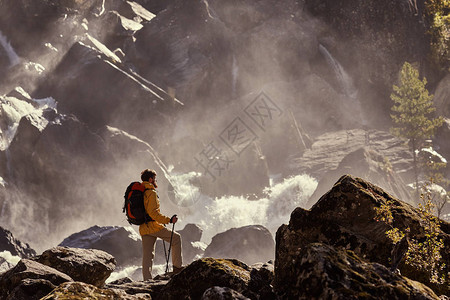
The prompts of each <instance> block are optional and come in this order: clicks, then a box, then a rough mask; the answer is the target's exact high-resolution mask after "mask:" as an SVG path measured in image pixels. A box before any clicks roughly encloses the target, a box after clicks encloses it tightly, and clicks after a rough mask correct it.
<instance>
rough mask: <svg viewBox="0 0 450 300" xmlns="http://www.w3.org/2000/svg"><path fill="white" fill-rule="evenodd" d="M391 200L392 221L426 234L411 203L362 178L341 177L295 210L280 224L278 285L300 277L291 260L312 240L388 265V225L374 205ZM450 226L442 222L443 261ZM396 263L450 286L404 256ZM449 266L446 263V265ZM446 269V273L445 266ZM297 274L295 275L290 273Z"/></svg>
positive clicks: (417, 276)
mask: <svg viewBox="0 0 450 300" xmlns="http://www.w3.org/2000/svg"><path fill="white" fill-rule="evenodd" d="M388 200H390V201H393V203H394V207H395V208H394V209H393V217H394V223H393V224H394V226H397V227H398V228H399V229H400V230H403V231H404V230H405V229H406V228H407V227H410V229H411V232H410V235H409V236H410V237H411V238H412V237H414V238H416V239H422V238H424V227H423V226H424V225H423V224H421V221H420V219H419V212H418V210H417V209H415V208H413V207H412V206H410V205H408V204H406V203H404V202H402V201H400V200H397V199H396V198H393V197H392V196H391V195H389V194H387V193H386V192H385V191H383V190H382V189H380V188H379V187H377V186H375V185H372V184H371V183H369V182H367V181H364V180H362V179H359V178H355V177H352V176H349V175H346V176H343V177H342V178H341V179H339V181H338V182H337V183H336V184H335V185H334V186H333V188H332V189H331V190H330V191H329V192H327V193H326V194H324V195H323V196H322V197H321V198H320V199H319V201H318V202H317V203H316V204H315V205H314V206H313V207H312V208H311V209H310V210H304V209H302V208H297V209H295V210H294V211H293V212H292V214H291V219H290V221H289V225H282V226H281V227H280V228H279V229H278V231H277V235H276V258H275V274H276V278H275V285H277V286H282V285H283V284H284V282H285V281H289V280H291V279H290V278H296V277H295V276H294V275H291V274H290V271H289V272H288V270H292V271H294V270H295V268H294V269H292V268H291V263H292V260H293V259H294V260H296V259H297V260H298V259H299V258H298V257H299V253H300V252H301V251H303V249H305V247H307V245H308V244H310V243H316V242H320V243H324V244H327V245H330V246H333V247H336V248H344V249H348V250H352V251H353V252H354V253H355V254H356V255H357V256H358V257H360V258H361V259H363V260H365V261H370V262H376V263H380V264H383V265H385V266H387V267H390V261H391V258H392V256H391V251H392V249H393V244H392V242H391V241H390V240H389V239H388V238H387V236H386V231H387V230H389V229H390V228H389V227H388V226H387V225H386V224H385V223H383V222H377V221H376V220H375V219H374V218H375V215H376V212H375V208H376V207H379V206H380V205H381V204H383V203H386V201H388ZM449 233H450V226H449V224H448V223H446V222H444V221H442V222H441V231H440V234H439V237H440V238H442V239H443V241H444V245H445V246H444V248H443V249H442V250H441V255H442V262H445V261H448V260H449V258H450V247H449V246H448V245H449V243H450V235H449ZM398 268H399V269H400V271H401V274H402V275H404V276H406V277H409V278H411V279H414V280H417V281H420V282H422V283H425V284H427V285H428V286H430V287H432V288H433V289H434V291H436V292H437V293H439V294H446V293H448V286H447V287H446V286H445V285H440V286H437V285H434V284H432V283H430V282H429V278H430V277H429V276H427V275H425V274H423V273H422V272H419V271H417V270H415V269H412V267H411V266H409V265H406V264H405V263H404V261H402V262H401V263H400V264H399V266H398ZM446 268H447V269H446V270H448V266H446ZM444 272H446V271H445V270H444ZM292 276H294V277H292Z"/></svg>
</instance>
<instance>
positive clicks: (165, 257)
mask: <svg viewBox="0 0 450 300" xmlns="http://www.w3.org/2000/svg"><path fill="white" fill-rule="evenodd" d="M162 243H163V247H164V259H165V260H166V264H168V263H169V258H168V257H167V251H166V241H164V240H162ZM166 269H167V265H166Z"/></svg>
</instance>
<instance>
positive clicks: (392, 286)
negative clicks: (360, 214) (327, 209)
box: [275, 243, 439, 300]
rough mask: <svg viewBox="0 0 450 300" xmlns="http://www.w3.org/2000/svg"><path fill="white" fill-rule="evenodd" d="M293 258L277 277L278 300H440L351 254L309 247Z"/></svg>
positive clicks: (384, 269)
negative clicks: (362, 299)
mask: <svg viewBox="0 0 450 300" xmlns="http://www.w3.org/2000/svg"><path fill="white" fill-rule="evenodd" d="M292 254H293V255H292V256H291V257H290V258H289V259H290V263H289V266H287V265H286V267H288V268H287V269H278V270H277V272H280V273H277V274H276V286H275V289H276V292H277V294H278V296H280V298H281V299H303V298H308V299H361V298H364V299H436V300H437V299H439V298H438V297H437V296H436V294H435V293H434V292H433V291H432V290H431V289H430V288H428V287H427V286H425V285H424V284H421V283H419V282H415V281H412V280H410V279H407V278H405V277H402V276H400V275H397V274H395V273H392V272H391V271H389V269H388V268H386V267H385V266H383V265H381V264H378V263H368V262H366V261H364V260H361V259H360V258H359V257H358V256H357V255H355V254H354V253H353V252H351V251H347V250H336V249H335V248H333V247H332V246H329V245H325V244H320V243H311V244H309V245H306V246H305V247H303V248H301V249H299V250H297V252H296V253H295V254H294V253H292ZM280 277H282V278H283V279H282V280H279V279H281V278H280Z"/></svg>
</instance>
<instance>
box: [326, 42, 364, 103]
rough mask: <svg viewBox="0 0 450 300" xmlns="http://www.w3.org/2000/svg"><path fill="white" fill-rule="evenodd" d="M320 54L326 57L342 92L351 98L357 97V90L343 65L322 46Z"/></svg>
mask: <svg viewBox="0 0 450 300" xmlns="http://www.w3.org/2000/svg"><path fill="white" fill-rule="evenodd" d="M319 52H320V53H321V54H322V55H323V56H324V57H325V59H326V61H327V63H328V65H330V67H331V68H332V69H333V71H334V73H335V75H336V78H337V80H338V82H339V85H340V87H341V90H342V92H344V94H345V95H347V96H349V97H350V98H352V99H354V98H355V97H356V89H355V87H354V86H353V81H352V79H351V78H350V76H349V75H348V74H347V72H345V70H344V68H343V67H342V66H341V64H340V63H339V62H338V61H337V60H336V59H335V58H334V57H333V56H332V55H331V53H330V52H329V51H328V50H327V48H325V47H324V46H323V45H322V44H320V45H319Z"/></svg>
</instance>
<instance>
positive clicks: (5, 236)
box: [0, 227, 36, 258]
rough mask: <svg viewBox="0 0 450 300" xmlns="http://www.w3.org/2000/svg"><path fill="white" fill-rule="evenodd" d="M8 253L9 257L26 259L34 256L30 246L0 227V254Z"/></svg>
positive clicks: (34, 252)
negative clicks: (14, 256)
mask: <svg viewBox="0 0 450 300" xmlns="http://www.w3.org/2000/svg"><path fill="white" fill-rule="evenodd" d="M2 251H9V252H10V253H11V255H16V256H20V257H22V258H27V257H31V256H34V255H36V251H34V250H33V249H32V248H31V247H30V245H28V244H25V243H23V242H21V241H20V240H18V239H16V238H15V237H14V236H13V234H12V233H11V231H9V230H7V229H5V228H3V227H0V252H2Z"/></svg>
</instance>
